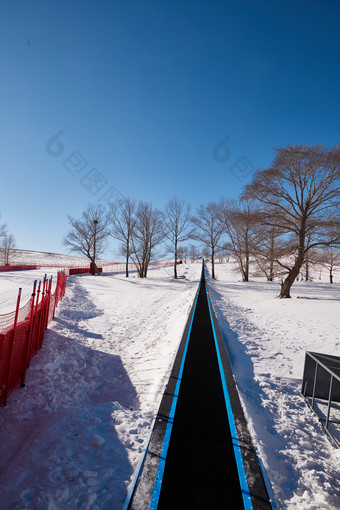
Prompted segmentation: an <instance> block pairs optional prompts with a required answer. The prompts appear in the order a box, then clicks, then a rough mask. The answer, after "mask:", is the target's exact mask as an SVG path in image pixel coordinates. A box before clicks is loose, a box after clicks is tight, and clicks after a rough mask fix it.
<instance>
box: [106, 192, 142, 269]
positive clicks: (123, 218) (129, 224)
mask: <svg viewBox="0 0 340 510" xmlns="http://www.w3.org/2000/svg"><path fill="white" fill-rule="evenodd" d="M136 209H137V207H136V202H134V201H133V200H130V199H129V198H125V199H123V200H120V201H119V202H115V203H113V204H111V205H110V211H109V218H110V226H111V228H110V235H111V236H112V237H113V238H114V239H117V240H118V241H120V244H121V252H122V253H123V254H124V256H125V276H126V277H128V276H129V259H130V257H131V255H132V235H133V232H134V229H135V225H136V222H137V217H136V214H135V213H136Z"/></svg>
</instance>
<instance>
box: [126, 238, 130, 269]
mask: <svg viewBox="0 0 340 510" xmlns="http://www.w3.org/2000/svg"><path fill="white" fill-rule="evenodd" d="M129 252H130V245H129V241H128V242H127V244H126V262H125V276H126V278H128V277H129Z"/></svg>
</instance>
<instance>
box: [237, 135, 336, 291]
mask: <svg viewBox="0 0 340 510" xmlns="http://www.w3.org/2000/svg"><path fill="white" fill-rule="evenodd" d="M339 177H340V149H339V147H337V146H335V147H331V148H325V147H323V146H320V145H318V146H309V145H301V146H299V145H297V146H294V145H289V146H288V147H286V148H280V149H276V157H275V159H274V161H273V164H272V166H271V167H270V168H267V169H264V170H258V171H257V172H256V173H255V175H254V177H253V181H252V183H251V184H248V185H247V186H245V189H244V192H243V198H247V199H256V200H259V201H260V202H261V203H262V204H264V205H266V206H268V207H271V208H273V209H274V210H275V212H276V214H275V216H273V219H272V222H273V225H277V226H279V227H280V228H282V229H283V230H284V231H285V232H286V240H287V246H288V245H289V246H290V247H291V250H292V251H291V253H294V254H295V261H294V263H293V265H292V266H290V265H289V264H288V263H284V262H282V261H281V262H280V264H281V266H283V267H284V268H285V269H286V270H287V272H288V274H287V276H286V278H285V280H284V281H283V282H282V285H281V292H280V297H282V298H289V297H291V296H290V289H291V286H292V285H293V283H294V281H295V279H296V277H297V276H298V274H299V272H300V269H301V267H302V265H303V263H304V262H305V259H306V254H307V252H308V250H310V249H312V248H315V247H317V246H327V245H330V244H333V245H334V246H335V245H338V244H339V242H340V235H339V230H338V231H337V232H336V233H335V235H334V237H333V238H332V239H329V238H327V235H326V232H327V231H329V228H330V227H331V224H332V223H334V222H333V220H331V219H330V215H331V214H332V212H333V211H334V210H335V209H336V208H337V207H338V206H339V201H340V188H339V186H338V185H337V184H338V179H339Z"/></svg>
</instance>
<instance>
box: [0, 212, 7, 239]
mask: <svg viewBox="0 0 340 510" xmlns="http://www.w3.org/2000/svg"><path fill="white" fill-rule="evenodd" d="M0 218H1V214H0ZM6 234H7V225H6V223H3V224H2V225H0V238H1V237H4V236H5V235H6Z"/></svg>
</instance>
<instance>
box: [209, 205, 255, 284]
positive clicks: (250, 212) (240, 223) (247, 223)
mask: <svg viewBox="0 0 340 510" xmlns="http://www.w3.org/2000/svg"><path fill="white" fill-rule="evenodd" d="M219 207H220V217H221V221H223V224H224V228H225V231H226V233H227V234H228V236H229V238H230V241H231V245H232V249H233V254H234V256H235V258H236V260H237V262H238V266H239V269H240V272H241V275H242V280H243V281H244V282H248V281H249V272H250V264H251V255H252V253H253V252H254V250H255V245H256V243H257V242H258V229H257V226H258V223H259V220H260V211H259V207H256V206H255V205H254V204H253V202H252V201H236V200H227V201H224V200H222V201H221V203H220V206H219Z"/></svg>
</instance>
